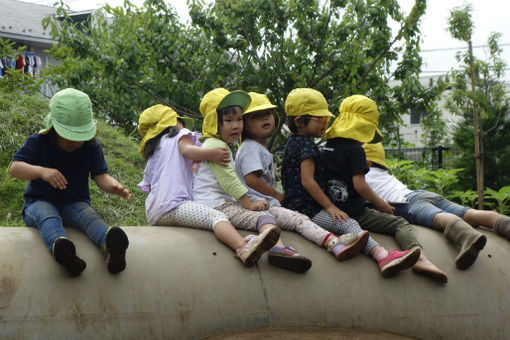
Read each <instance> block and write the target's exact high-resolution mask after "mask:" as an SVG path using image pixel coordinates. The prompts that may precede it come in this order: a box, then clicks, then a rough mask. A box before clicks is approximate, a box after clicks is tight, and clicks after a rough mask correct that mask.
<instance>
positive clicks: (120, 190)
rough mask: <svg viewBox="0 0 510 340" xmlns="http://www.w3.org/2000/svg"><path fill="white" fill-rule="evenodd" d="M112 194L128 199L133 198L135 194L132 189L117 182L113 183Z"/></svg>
mask: <svg viewBox="0 0 510 340" xmlns="http://www.w3.org/2000/svg"><path fill="white" fill-rule="evenodd" d="M112 194H115V195H118V196H120V197H123V198H125V199H127V200H130V199H132V198H133V194H132V193H131V191H129V189H128V188H126V187H125V186H123V185H122V184H120V183H119V182H117V183H116V184H113V186H112Z"/></svg>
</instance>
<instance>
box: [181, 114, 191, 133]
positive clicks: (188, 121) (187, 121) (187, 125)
mask: <svg viewBox="0 0 510 340" xmlns="http://www.w3.org/2000/svg"><path fill="white" fill-rule="evenodd" d="M179 118H180V119H182V121H183V123H184V127H185V128H186V129H188V130H193V128H194V127H195V120H194V119H193V118H190V117H181V116H179Z"/></svg>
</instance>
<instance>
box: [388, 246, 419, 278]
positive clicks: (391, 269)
mask: <svg viewBox="0 0 510 340" xmlns="http://www.w3.org/2000/svg"><path fill="white" fill-rule="evenodd" d="M420 255H421V249H420V247H417V246H416V247H412V248H411V249H409V250H404V251H398V250H396V249H390V250H388V256H386V257H385V258H383V259H381V260H379V268H380V269H381V273H382V276H383V277H391V276H394V275H396V274H397V273H398V272H400V271H402V270H404V269H408V268H411V267H412V266H413V265H414V264H415V263H416V262H417V261H418V259H419V258H420Z"/></svg>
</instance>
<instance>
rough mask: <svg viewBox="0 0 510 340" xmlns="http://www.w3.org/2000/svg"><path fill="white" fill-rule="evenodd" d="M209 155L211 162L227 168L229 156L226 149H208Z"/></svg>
mask: <svg viewBox="0 0 510 340" xmlns="http://www.w3.org/2000/svg"><path fill="white" fill-rule="evenodd" d="M209 152H210V154H211V159H210V161H211V162H214V163H216V164H219V165H223V166H227V165H228V163H230V155H229V152H228V149H227V148H212V149H209Z"/></svg>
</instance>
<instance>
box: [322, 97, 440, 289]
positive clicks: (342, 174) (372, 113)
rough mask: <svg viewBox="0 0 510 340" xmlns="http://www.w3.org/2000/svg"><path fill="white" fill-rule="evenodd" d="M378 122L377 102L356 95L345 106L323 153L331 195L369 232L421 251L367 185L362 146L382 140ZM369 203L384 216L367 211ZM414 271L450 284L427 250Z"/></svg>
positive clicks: (402, 222)
mask: <svg viewBox="0 0 510 340" xmlns="http://www.w3.org/2000/svg"><path fill="white" fill-rule="evenodd" d="M378 120H379V111H378V109H377V105H376V104H375V102H374V101H373V100H371V99H369V98H367V97H365V96H362V95H354V96H350V97H348V98H346V99H345V100H344V101H343V102H342V104H341V105H340V115H339V116H338V117H337V118H336V119H335V121H334V122H333V124H332V125H331V127H330V128H329V129H328V130H327V131H326V139H327V143H326V146H325V148H324V149H323V152H322V156H323V161H324V164H325V170H326V177H327V179H328V191H329V193H330V194H331V197H332V201H333V203H335V205H336V206H337V207H339V208H340V209H342V210H343V211H345V213H347V214H349V216H351V217H352V218H354V219H355V220H356V221H358V223H360V224H361V225H363V226H364V227H365V229H367V230H368V231H371V232H377V233H382V234H387V235H391V236H394V237H395V239H396V241H397V243H398V245H399V246H400V247H401V248H403V249H420V250H421V248H422V246H421V245H420V243H419V242H418V240H417V239H416V236H415V234H414V232H413V230H412V227H411V225H409V223H408V222H407V221H405V220H404V219H403V218H401V217H396V216H394V215H393V208H392V207H391V206H390V205H389V204H388V203H387V202H386V201H383V200H382V199H381V198H379V197H378V196H377V195H376V194H375V193H374V192H373V191H372V190H371V189H370V187H369V186H368V185H367V184H366V182H365V174H366V173H367V172H368V166H367V162H366V159H365V153H364V152H363V148H362V147H361V145H362V144H363V143H368V142H372V141H375V142H377V141H380V140H381V139H382V136H381V133H380V132H379V129H378V128H377V125H378ZM339 193H341V194H339ZM365 200H367V201H369V202H371V203H372V204H374V205H375V206H376V207H377V208H378V209H379V210H380V211H381V212H379V211H377V210H374V209H369V208H366V207H365ZM413 270H414V271H415V272H416V273H419V274H423V275H426V276H429V277H430V278H432V279H434V280H436V281H438V282H442V283H446V282H447V277H446V275H445V273H443V272H442V271H441V270H439V269H438V268H437V267H436V266H435V265H433V264H432V262H430V261H429V260H428V259H427V258H426V256H425V254H424V252H423V250H422V251H421V252H420V256H419V260H418V262H417V263H416V264H415V265H414V266H413Z"/></svg>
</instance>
